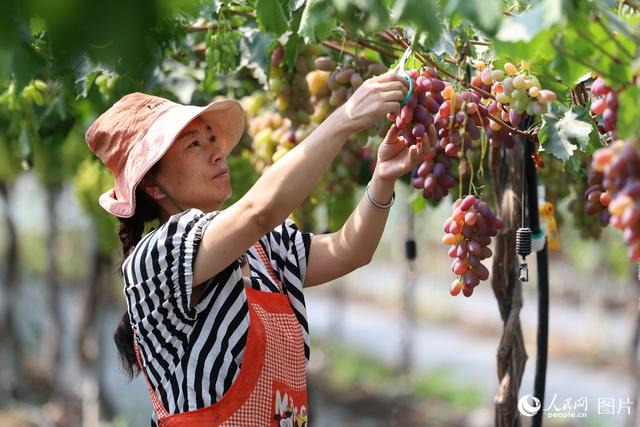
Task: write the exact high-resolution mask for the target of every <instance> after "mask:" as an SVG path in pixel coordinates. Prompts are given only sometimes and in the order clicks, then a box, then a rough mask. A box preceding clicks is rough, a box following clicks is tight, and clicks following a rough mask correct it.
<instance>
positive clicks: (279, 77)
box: [269, 45, 316, 128]
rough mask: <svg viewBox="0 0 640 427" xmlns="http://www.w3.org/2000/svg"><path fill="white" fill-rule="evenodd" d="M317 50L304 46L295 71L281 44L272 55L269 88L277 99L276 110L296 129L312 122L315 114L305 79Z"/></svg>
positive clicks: (296, 62) (297, 59)
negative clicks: (290, 67) (286, 58)
mask: <svg viewBox="0 0 640 427" xmlns="http://www.w3.org/2000/svg"><path fill="white" fill-rule="evenodd" d="M315 51H316V48H315V47H312V46H308V45H306V46H304V47H302V48H301V49H300V52H299V53H298V57H297V58H296V61H295V66H294V67H293V69H292V70H290V69H289V68H288V67H287V65H286V64H285V61H284V48H283V47H282V46H281V45H278V46H276V47H275V49H274V50H273V52H272V53H271V65H270V70H269V89H270V91H271V92H272V94H273V97H274V99H275V107H276V109H277V110H278V111H279V112H280V113H281V114H282V115H283V116H284V117H286V118H288V119H289V120H290V121H291V123H292V125H293V127H294V128H298V127H299V126H301V125H308V124H309V123H310V122H311V121H310V119H309V116H310V115H311V114H313V105H312V104H311V93H310V92H309V86H308V85H307V81H306V79H305V76H306V75H307V73H308V72H309V70H311V68H312V66H313V63H312V60H311V58H312V57H313V56H314V55H315V53H314V52H315Z"/></svg>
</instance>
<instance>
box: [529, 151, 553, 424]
mask: <svg viewBox="0 0 640 427" xmlns="http://www.w3.org/2000/svg"><path fill="white" fill-rule="evenodd" d="M534 150H535V146H534V144H533V141H530V140H526V143H525V150H524V164H525V167H524V170H525V179H526V193H527V205H528V208H529V209H528V216H529V228H531V232H532V234H533V235H534V236H535V235H536V234H538V233H539V232H540V216H539V214H538V174H537V171H536V166H535V163H534V161H533V158H532V156H533V154H535V153H534ZM547 251H548V248H547V243H546V239H545V244H544V248H543V249H542V250H541V251H539V252H537V253H536V260H537V270H538V333H537V343H536V346H537V350H536V373H535V379H534V384H533V396H534V397H537V398H538V399H539V400H540V405H541V407H540V410H539V411H538V412H537V413H536V414H535V415H534V417H533V420H532V423H531V426H532V427H541V426H542V420H543V417H544V413H543V412H544V411H543V408H544V393H545V387H546V381H547V352H548V348H549V258H548V252H547Z"/></svg>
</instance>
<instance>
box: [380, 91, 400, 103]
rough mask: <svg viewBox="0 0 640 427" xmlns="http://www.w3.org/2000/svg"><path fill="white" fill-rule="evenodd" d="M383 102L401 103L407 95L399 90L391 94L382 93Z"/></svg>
mask: <svg viewBox="0 0 640 427" xmlns="http://www.w3.org/2000/svg"><path fill="white" fill-rule="evenodd" d="M380 95H382V100H383V101H385V102H389V101H397V102H400V101H402V99H403V98H404V97H405V93H404V92H402V91H399V90H394V91H391V92H382V93H381V94H380Z"/></svg>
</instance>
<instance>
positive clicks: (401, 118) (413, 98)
mask: <svg viewBox="0 0 640 427" xmlns="http://www.w3.org/2000/svg"><path fill="white" fill-rule="evenodd" d="M407 74H408V75H409V77H410V78H411V79H412V80H413V92H412V93H411V95H410V97H409V99H408V100H407V102H406V103H405V104H404V105H403V106H402V108H401V109H400V113H399V114H388V115H387V118H388V119H389V120H390V121H393V122H395V124H396V127H397V128H398V129H399V130H400V132H399V137H400V139H402V141H403V142H404V143H405V145H407V146H411V145H414V144H415V143H416V139H417V138H422V137H423V136H424V134H425V132H427V130H428V129H429V126H432V125H433V123H434V114H436V113H438V110H439V109H440V106H441V104H442V103H443V102H444V98H443V97H442V94H441V92H442V90H443V89H444V88H445V83H444V82H443V81H442V80H440V79H439V78H437V77H436V71H435V70H434V69H432V68H425V69H424V70H422V71H418V70H409V71H408V72H407Z"/></svg>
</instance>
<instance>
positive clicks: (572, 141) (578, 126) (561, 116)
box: [538, 103, 599, 162]
mask: <svg viewBox="0 0 640 427" xmlns="http://www.w3.org/2000/svg"><path fill="white" fill-rule="evenodd" d="M538 138H539V140H540V145H541V146H542V147H544V150H545V151H548V152H549V153H551V154H553V155H554V156H555V157H557V158H558V159H560V160H562V161H563V162H566V161H567V160H569V159H570V158H571V157H572V156H573V153H574V152H575V150H577V149H580V150H581V151H584V152H589V151H592V149H593V147H594V146H595V145H597V144H599V140H598V130H597V129H596V128H595V125H594V123H593V121H592V120H591V117H590V116H589V111H588V110H587V109H586V108H584V107H572V108H571V109H569V110H567V109H566V108H565V107H564V106H562V105H561V104H557V103H554V104H551V108H550V111H549V112H548V113H546V114H544V115H543V116H542V127H541V128H540V133H539V134H538Z"/></svg>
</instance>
